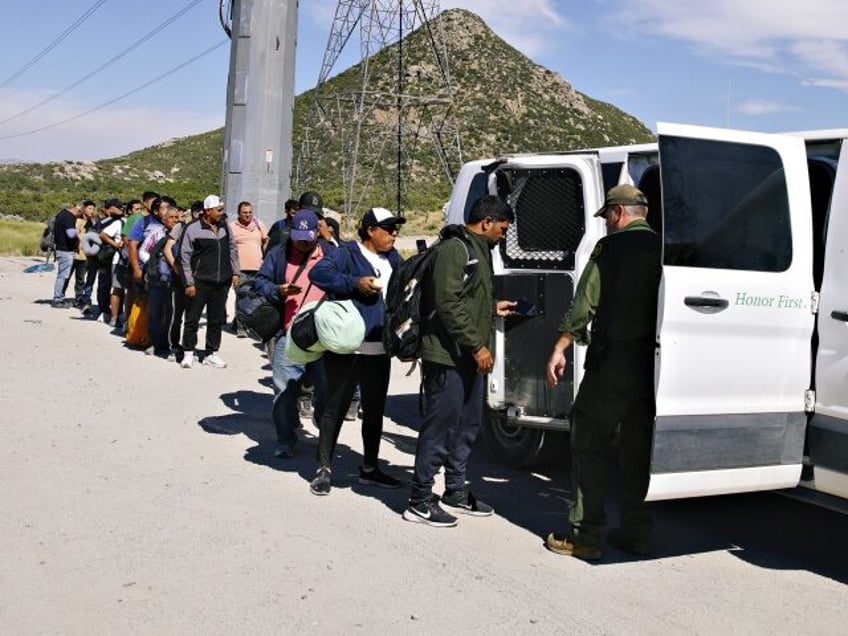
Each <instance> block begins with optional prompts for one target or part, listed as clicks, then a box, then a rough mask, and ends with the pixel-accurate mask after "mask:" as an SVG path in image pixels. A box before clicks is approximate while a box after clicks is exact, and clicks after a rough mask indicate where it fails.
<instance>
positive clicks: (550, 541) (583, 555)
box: [545, 532, 604, 561]
mask: <svg viewBox="0 0 848 636" xmlns="http://www.w3.org/2000/svg"><path fill="white" fill-rule="evenodd" d="M545 547H546V548H547V549H548V550H550V551H551V552H556V553H557V554H562V555H564V556H573V557H577V558H578V559H583V560H584V561H600V560H601V557H603V556H604V553H603V551H602V550H601V549H600V548H597V547H594V546H591V545H583V544H582V543H572V542H571V541H569V540H568V539H566V538H563V539H557V538H556V537H555V536H554V533H553V532H551V533H550V534H549V535H548V538H547V539H546V540H545Z"/></svg>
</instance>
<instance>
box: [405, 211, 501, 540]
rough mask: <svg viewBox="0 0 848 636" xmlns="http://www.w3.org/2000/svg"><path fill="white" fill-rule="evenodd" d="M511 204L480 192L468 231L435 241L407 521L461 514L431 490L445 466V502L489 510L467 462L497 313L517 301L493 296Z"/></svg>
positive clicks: (439, 522)
mask: <svg viewBox="0 0 848 636" xmlns="http://www.w3.org/2000/svg"><path fill="white" fill-rule="evenodd" d="M512 219H513V214H512V209H511V208H510V207H509V206H508V205H507V204H506V203H504V202H503V201H502V200H501V199H499V198H498V197H496V196H485V197H482V198H481V199H480V200H478V201H477V203H475V204H474V207H472V209H471V212H470V214H469V218H468V221H467V223H466V225H465V227H464V228H461V230H460V231H461V232H462V235H463V236H462V238H459V237H457V238H452V239H447V240H445V241H444V242H443V244H440V245H439V246H438V247H437V248H436V249H437V252H436V255H435V259H434V263H433V266H432V269H431V270H430V275H429V276H428V277H427V278H426V279H425V281H424V292H423V301H424V303H425V306H426V307H428V308H432V310H433V311H434V315H433V317H432V319H430V320H429V321H428V322H427V323H426V324H425V325H424V326H423V334H422V341H421V360H422V370H423V373H424V421H423V422H422V423H421V431H420V432H419V434H418V445H417V447H416V450H415V472H414V475H413V478H412V488H411V492H410V496H409V506H408V507H407V509H406V510H405V511H404V513H403V518H404V519H406V520H407V521H413V522H418V523H424V524H427V525H430V526H436V527H450V526H455V525H456V523H457V519H456V517H454V516H453V515H452V514H450V513H448V512H446V511H445V510H444V509H442V507H441V506H440V505H439V500H438V498H435V497H434V496H433V483H434V477H435V475H436V473H438V472H439V468H441V467H442V466H444V468H445V492H444V495H443V496H442V497H441V503H442V504H443V505H445V506H446V507H448V508H450V509H452V510H455V511H457V512H463V513H466V514H470V515H476V516H488V515H491V514H492V512H493V509H492V507H491V506H489V505H487V504H485V503H484V502H482V501H480V500H479V499H477V498H476V497H475V496H474V494H473V493H472V492H471V491H470V490H469V489H468V488H467V487H466V484H465V468H466V466H467V464H468V457H469V455H470V454H471V447H472V446H473V444H474V440H475V439H476V438H477V432H478V430H479V428H480V418H481V416H482V410H483V390H484V387H485V376H486V374H488V373H489V372H490V371H491V370H492V366H493V365H494V357H493V355H492V350H493V325H494V317H495V315H496V314H497V315H499V316H507V315H509V313H510V308H511V307H513V306H514V305H515V303H514V302H512V301H499V302H497V303H495V301H494V296H493V287H494V273H493V270H492V248H493V247H494V246H495V245H497V243H498V242H499V241H500V240H501V239H502V238H503V237H504V236H505V235H506V230H507V227H508V226H509V224H510V222H511V221H512Z"/></svg>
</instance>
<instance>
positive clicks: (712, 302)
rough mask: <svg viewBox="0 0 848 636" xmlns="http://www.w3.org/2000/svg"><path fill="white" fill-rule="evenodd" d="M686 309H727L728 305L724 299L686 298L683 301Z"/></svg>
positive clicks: (708, 297) (709, 297)
mask: <svg viewBox="0 0 848 636" xmlns="http://www.w3.org/2000/svg"><path fill="white" fill-rule="evenodd" d="M683 302H684V304H685V305H686V306H687V307H712V308H715V309H727V305H729V304H730V303H728V302H727V301H726V300H725V299H724V298H713V297H711V296H686V298H684V299H683Z"/></svg>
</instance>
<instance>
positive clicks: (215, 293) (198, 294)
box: [180, 194, 239, 369]
mask: <svg viewBox="0 0 848 636" xmlns="http://www.w3.org/2000/svg"><path fill="white" fill-rule="evenodd" d="M180 263H181V265H182V274H183V284H184V286H185V295H186V298H187V299H188V307H187V309H186V317H185V329H184V331H183V348H184V349H185V356H184V357H183V360H182V362H181V363H180V364H181V366H182V367H183V369H190V368H191V367H192V364H193V363H194V349H195V347H196V346H197V327H198V324H199V323H200V315H201V314H202V313H203V309H204V308H205V309H206V351H205V354H204V357H203V360H202V363H203V364H205V365H207V366H210V367H216V368H219V369H222V368H224V367H226V366H227V363H226V362H224V361H223V360H222V359H221V356H219V355H218V350H219V349H220V348H221V326H222V325H223V324H224V321H225V320H226V319H227V307H226V305H227V293H228V292H229V289H230V287H235V286H236V285H237V284H238V279H239V259H238V248H237V247H236V243H235V241H233V240H231V237H230V231H229V228H228V227H227V223H226V222H225V221H224V204H223V203H222V202H221V199H220V198H219V197H218V196H217V195H214V194H210V195H209V196H208V197H206V199H204V201H203V215H202V216H201V217H200V218H199V219H198V220H197V221H192V222H191V223H189V224H188V225H187V226H186V227H185V230H184V231H183V235H182V237H181V238H180Z"/></svg>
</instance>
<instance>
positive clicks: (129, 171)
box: [0, 9, 653, 219]
mask: <svg viewBox="0 0 848 636" xmlns="http://www.w3.org/2000/svg"><path fill="white" fill-rule="evenodd" d="M437 20H439V21H440V22H441V23H440V24H439V25H438V26H439V27H440V28H441V31H442V32H443V34H444V38H445V44H446V47H447V50H448V55H449V69H450V76H451V80H452V85H451V91H450V93H451V94H450V95H449V97H450V98H451V101H452V104H451V110H450V114H451V116H452V119H453V121H454V122H455V123H456V125H457V127H458V130H459V135H460V137H461V142H462V144H461V147H462V158H463V160H465V161H468V160H471V159H476V158H479V157H485V156H493V155H498V154H504V153H510V152H522V151H523V152H529V151H545V150H551V151H553V150H575V149H579V148H586V147H597V146H610V145H622V144H629V143H640V142H647V141H651V140H652V139H653V135H652V133H651V131H650V130H649V129H648V128H646V127H645V126H644V125H643V124H641V123H640V122H639V121H638V120H636V119H635V118H634V117H632V116H630V115H628V114H627V113H625V112H623V111H621V110H619V109H618V108H616V107H615V106H613V105H611V104H608V103H605V102H601V101H597V100H594V99H592V98H590V97H589V96H587V95H584V94H582V93H580V92H579V91H577V90H575V89H574V88H573V87H572V86H571V84H570V83H569V82H567V81H566V80H565V79H564V78H562V77H561V76H560V75H559V74H557V73H554V72H553V71H550V70H548V69H545V68H543V67H541V66H539V65H537V64H534V63H533V62H532V61H531V60H529V59H528V58H527V57H525V56H524V55H522V54H521V53H520V52H519V51H517V50H516V49H514V48H513V47H511V46H510V45H509V44H507V43H506V42H505V41H503V40H502V39H501V38H499V37H498V36H497V35H495V34H494V33H493V32H492V31H491V30H490V29H489V28H488V27H487V26H486V24H485V23H484V22H483V21H482V20H481V19H480V18H479V17H477V16H476V15H474V14H473V13H470V12H468V11H465V10H462V9H453V10H450V11H445V12H444V13H442V14H441V15H440V16H439V17H438V18H437ZM431 26H432V25H431ZM429 42H430V40H429V31H428V30H427V29H425V28H420V29H418V30H417V31H413V32H412V33H410V34H409V35H408V36H407V37H406V38H404V40H403V50H404V59H405V68H406V73H405V76H404V90H403V92H404V94H405V95H410V96H413V97H414V96H416V95H437V96H439V97H448V95H446V94H445V87H444V84H443V83H441V79H440V75H439V73H438V67H437V65H436V63H435V58H434V57H433V56H432V55H431V53H430V51H431V50H432V49H431V47H430V45H429ZM397 46H398V45H397V44H395V45H393V46H392V47H388V48H386V49H383V50H382V51H380V52H379V53H377V54H376V55H374V56H373V57H372V58H371V60H369V65H370V74H371V82H370V84H369V88H370V90H371V91H372V92H373V93H375V94H379V93H384V94H388V93H391V92H392V89H393V87H394V85H395V82H396V51H395V47H397ZM359 72H360V68H359V66H354V67H351V68H349V69H347V70H345V71H343V72H342V73H340V74H339V75H337V76H335V77H333V78H332V79H330V80H329V81H328V82H327V83H326V84H325V85H323V86H322V87H321V94H322V95H325V96H326V95H332V94H334V93H339V94H341V93H344V92H350V91H351V90H355V87H356V86H357V80H358V77H359ZM314 91H315V89H312V90H310V91H307V92H305V93H303V94H301V95H299V96H298V97H297V98H296V100H295V126H294V128H295V135H294V136H295V139H294V140H293V144H294V148H295V151H296V152H297V150H298V149H299V148H301V147H303V145H304V140H305V139H306V138H312V139H324V140H325V141H326V143H324V144H323V147H322V151H323V152H322V153H321V160H320V161H318V162H315V163H313V164H312V165H311V169H310V170H308V171H306V170H302V171H301V173H304V172H308V174H309V181H308V182H305V183H298V181H297V178H295V179H293V185H292V190H293V191H294V192H299V191H300V190H301V189H305V188H306V187H307V186H308V187H311V188H315V189H318V190H320V191H321V192H322V193H323V194H324V195H325V203H326V204H327V205H329V206H331V207H336V208H338V209H341V208H343V207H344V199H345V189H344V187H343V184H342V171H343V169H344V159H345V158H346V157H347V156H349V155H348V154H346V149H345V148H344V146H343V143H342V139H341V135H339V134H338V132H337V131H336V132H335V133H334V131H333V130H329V129H328V127H327V126H326V125H323V126H322V125H321V124H320V123H317V122H315V121H314V119H313V118H311V117H310V109H311V106H312V105H313V104H314V101H315V94H314ZM434 108H435V109H436V110H437V109H438V106H435V107H434ZM424 110H425V109H422V108H416V107H414V106H410V107H409V109H407V111H408V115H407V116H408V117H410V121H409V122H407V124H406V126H407V127H414V126H416V125H417V126H419V128H421V129H422V130H423V129H425V128H426V126H428V125H429V124H431V123H432V121H430V120H427V119H426V113H425V112H424ZM409 112H411V113H412V114H411V115H409ZM442 114H444V113H442ZM389 116H391V115H390V113H387V112H386V111H385V110H380V109H379V108H376V109H373V110H372V111H371V112H370V114H369V116H368V119H367V121H365V122H364V123H363V132H364V133H366V134H365V135H364V136H363V139H370V140H371V141H372V142H373V140H374V139H375V138H376V137H375V136H374V135H371V136H368V131H369V130H376V129H377V128H376V127H377V124H378V122H381V121H385V119H386V117H389ZM435 117H436V118H438V117H440V115H439V113H436V115H435ZM381 125H382V129H383V130H384V131H385V130H386V126H385V124H381ZM334 134H335V137H334ZM222 141H223V132H222V130H220V129H219V130H215V131H212V132H209V133H204V134H201V135H194V136H191V137H186V138H183V139H175V140H170V141H167V142H165V143H163V144H159V145H156V146H153V147H150V148H145V149H144V150H139V151H136V152H132V153H130V154H128V155H126V156H123V157H118V158H114V159H104V160H101V161H95V162H74V161H65V162H57V163H48V164H35V163H27V164H7V165H0V214H14V215H19V216H22V217H24V218H28V219H44V218H47V217H48V216H49V215H51V214H53V213H55V212H56V210H58V209H59V208H60V207H62V206H63V205H66V204H68V203H70V202H71V201H74V200H81V199H86V198H91V199H94V200H97V201H100V200H103V199H105V198H107V197H109V196H118V197H120V198H123V199H129V198H133V197H137V196H138V195H139V194H140V193H141V191H142V190H145V189H154V190H157V191H162V192H167V193H168V194H170V195H171V196H173V197H175V198H176V199H177V200H178V201H180V202H181V203H184V204H188V203H190V202H191V201H193V200H196V199H200V198H202V197H203V196H205V195H206V194H208V193H209V192H214V191H217V190H218V189H219V180H220V175H221V155H222V153H221V145H222ZM408 150H409V154H408V156H407V157H406V165H405V169H404V177H405V179H404V183H405V189H406V191H405V206H404V208H405V210H406V211H407V213H408V214H414V211H416V210H418V211H432V210H438V209H439V208H440V207H441V205H442V203H443V202H444V201H445V200H446V199H447V197H448V195H449V193H450V182H449V180H448V179H447V177H446V176H445V172H444V170H443V168H442V165H441V163H440V162H439V159H438V155H437V153H436V152H435V151H434V149H433V146H432V141H431V139H430V138H429V137H428V136H427V135H421V136H420V137H419V138H417V140H416V141H415V143H414V144H413V143H411V144H409V146H408ZM371 156H372V158H374V157H377V159H376V160H375V163H374V164H373V165H368V164H367V162H366V163H363V165H362V166H361V167H360V169H359V174H361V175H368V179H369V184H370V185H369V187H368V188H367V189H366V190H365V191H364V192H362V193H360V194H361V197H362V200H363V201H367V202H368V205H384V206H387V207H394V199H395V195H394V187H395V180H396V177H395V168H394V159H387V158H383V157H378V155H377V154H376V153H371ZM389 157H391V153H390V154H389ZM304 164H305V162H304ZM457 167H458V166H453V168H454V169H456V168H457ZM358 196H359V195H358Z"/></svg>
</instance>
